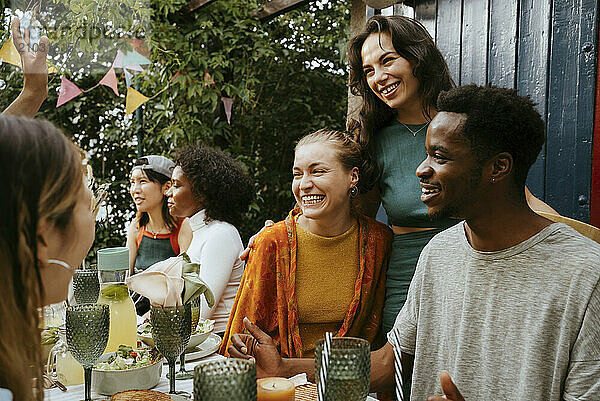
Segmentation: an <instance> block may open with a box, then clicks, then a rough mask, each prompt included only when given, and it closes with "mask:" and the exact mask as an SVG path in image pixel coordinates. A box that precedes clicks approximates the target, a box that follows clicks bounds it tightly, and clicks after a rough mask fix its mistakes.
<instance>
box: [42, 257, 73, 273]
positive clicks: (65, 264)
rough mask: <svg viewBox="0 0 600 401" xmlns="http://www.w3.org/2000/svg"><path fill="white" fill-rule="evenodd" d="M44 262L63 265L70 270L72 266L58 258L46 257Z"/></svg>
mask: <svg viewBox="0 0 600 401" xmlns="http://www.w3.org/2000/svg"><path fill="white" fill-rule="evenodd" d="M46 263H49V264H52V265H58V266H60V267H63V268H65V269H67V270H68V271H70V272H72V271H73V268H72V267H71V266H69V264H68V263H67V262H63V261H62V260H58V259H48V260H47V261H46Z"/></svg>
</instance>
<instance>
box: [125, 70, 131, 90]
mask: <svg viewBox="0 0 600 401" xmlns="http://www.w3.org/2000/svg"><path fill="white" fill-rule="evenodd" d="M123 72H124V73H125V84H126V85H127V87H128V88H130V87H131V79H132V78H133V74H132V73H130V72H129V71H128V70H127V69H126V68H123Z"/></svg>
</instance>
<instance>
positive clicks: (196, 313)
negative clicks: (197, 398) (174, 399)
mask: <svg viewBox="0 0 600 401" xmlns="http://www.w3.org/2000/svg"><path fill="white" fill-rule="evenodd" d="M190 304H191V308H192V329H191V334H194V332H195V331H196V327H197V326H198V320H200V297H198V298H194V300H193V301H191V302H190ZM193 377H194V374H193V373H192V372H188V371H187V370H185V350H184V351H183V352H182V353H181V356H180V357H179V372H177V374H176V375H175V380H187V379H192V378H193Z"/></svg>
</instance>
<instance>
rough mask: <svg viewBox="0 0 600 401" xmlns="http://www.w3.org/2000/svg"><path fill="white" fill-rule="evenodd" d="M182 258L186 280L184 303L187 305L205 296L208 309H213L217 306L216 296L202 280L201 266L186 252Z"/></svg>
mask: <svg viewBox="0 0 600 401" xmlns="http://www.w3.org/2000/svg"><path fill="white" fill-rule="evenodd" d="M180 256H181V257H182V258H183V261H184V263H183V273H182V277H183V280H184V289H183V303H184V304H186V303H188V302H190V301H191V300H193V299H195V298H197V297H199V296H200V295H202V294H204V297H205V298H206V303H207V304H208V307H209V308H212V307H213V306H214V304H215V296H214V294H213V293H212V291H211V290H210V288H208V285H206V283H205V282H204V281H203V280H202V279H201V278H200V264H199V263H193V262H192V260H191V259H190V257H189V256H188V254H187V253H185V252H183V253H182V254H181V255H180Z"/></svg>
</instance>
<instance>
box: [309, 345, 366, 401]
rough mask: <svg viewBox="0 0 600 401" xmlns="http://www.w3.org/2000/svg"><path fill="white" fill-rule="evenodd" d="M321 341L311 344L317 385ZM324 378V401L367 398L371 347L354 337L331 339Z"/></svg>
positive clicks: (362, 399)
mask: <svg viewBox="0 0 600 401" xmlns="http://www.w3.org/2000/svg"><path fill="white" fill-rule="evenodd" d="M323 343H324V340H319V341H317V342H316V344H315V378H316V379H317V385H318V384H319V382H320V379H321V378H320V372H321V360H322V359H321V358H322V355H323ZM326 371H327V375H326V379H325V401H364V400H366V399H367V396H368V395H369V384H370V376H371V346H370V345H369V342H368V341H366V340H363V339H360V338H354V337H335V338H333V339H332V340H331V349H330V352H329V363H328V365H327V370H326Z"/></svg>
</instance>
